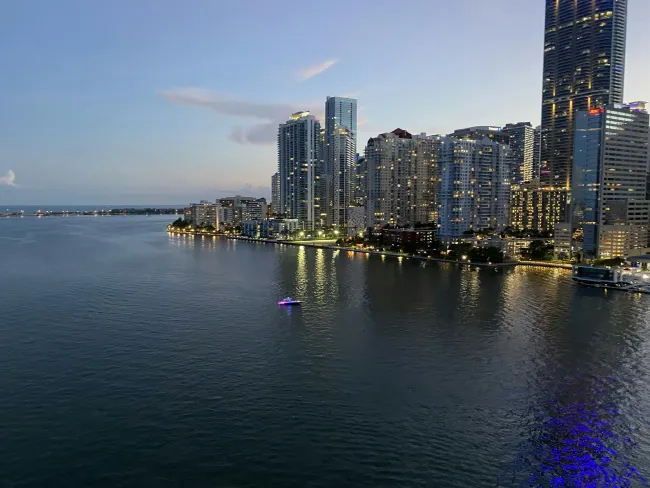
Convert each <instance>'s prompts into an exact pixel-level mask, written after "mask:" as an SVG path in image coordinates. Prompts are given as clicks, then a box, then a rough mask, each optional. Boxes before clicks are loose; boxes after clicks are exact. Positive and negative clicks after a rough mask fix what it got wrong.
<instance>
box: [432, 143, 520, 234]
mask: <svg viewBox="0 0 650 488" xmlns="http://www.w3.org/2000/svg"><path fill="white" fill-rule="evenodd" d="M438 168H439V172H440V187H439V193H438V195H437V199H438V207H439V219H440V226H439V227H440V236H441V237H442V238H443V239H445V240H449V239H454V238H458V237H461V236H462V235H463V233H464V232H466V231H470V230H474V231H476V230H480V229H485V228H493V229H495V230H503V229H504V228H505V227H506V226H507V225H508V222H509V220H510V187H511V184H510V181H511V153H510V147H509V146H508V145H507V144H501V143H499V142H497V141H493V140H490V139H489V138H488V137H485V138H483V139H472V138H463V139H459V138H455V137H446V138H443V139H442V141H441V146H440V154H439V157H438Z"/></svg>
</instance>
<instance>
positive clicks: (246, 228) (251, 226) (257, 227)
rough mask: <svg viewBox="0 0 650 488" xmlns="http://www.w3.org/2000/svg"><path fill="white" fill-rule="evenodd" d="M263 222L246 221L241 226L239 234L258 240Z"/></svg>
mask: <svg viewBox="0 0 650 488" xmlns="http://www.w3.org/2000/svg"><path fill="white" fill-rule="evenodd" d="M262 227H263V221H260V220H246V221H245V222H242V224H241V228H242V230H241V233H242V235H245V236H246V237H253V238H255V239H259V238H260V237H262Z"/></svg>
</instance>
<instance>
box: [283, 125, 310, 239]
mask: <svg viewBox="0 0 650 488" xmlns="http://www.w3.org/2000/svg"><path fill="white" fill-rule="evenodd" d="M319 140H320V123H319V122H318V120H316V118H315V117H314V116H313V115H310V113H309V112H296V113H294V114H293V115H291V117H290V118H289V120H287V121H286V122H285V123H284V124H280V126H279V129H278V173H279V175H280V213H282V214H284V215H285V216H286V217H287V218H291V219H298V220H299V221H300V222H301V225H304V226H305V228H307V229H313V228H314V222H315V221H316V216H315V215H314V214H315V212H314V203H315V188H314V181H315V176H316V173H317V171H318V163H319V152H320V144H319Z"/></svg>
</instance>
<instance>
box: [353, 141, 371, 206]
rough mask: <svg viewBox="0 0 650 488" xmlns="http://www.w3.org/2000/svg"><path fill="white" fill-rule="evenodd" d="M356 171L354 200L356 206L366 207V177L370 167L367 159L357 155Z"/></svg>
mask: <svg viewBox="0 0 650 488" xmlns="http://www.w3.org/2000/svg"><path fill="white" fill-rule="evenodd" d="M356 160H357V161H356V169H355V185H354V194H353V196H352V200H353V203H354V205H356V206H358V207H365V205H366V198H367V194H366V175H367V173H368V167H367V164H366V157H365V156H362V155H359V154H357V156H356Z"/></svg>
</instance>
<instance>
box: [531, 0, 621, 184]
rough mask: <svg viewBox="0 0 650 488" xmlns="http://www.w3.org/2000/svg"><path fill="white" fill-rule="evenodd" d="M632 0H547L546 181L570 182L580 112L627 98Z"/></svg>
mask: <svg viewBox="0 0 650 488" xmlns="http://www.w3.org/2000/svg"><path fill="white" fill-rule="evenodd" d="M626 26H627V0H546V25H545V35H544V82H543V90H542V147H541V152H542V155H541V168H540V173H541V174H540V179H541V182H542V184H543V185H544V186H557V187H565V188H568V187H569V186H570V183H571V167H572V162H573V139H574V125H575V115H576V112H577V111H579V110H587V111H588V110H591V109H593V108H599V107H602V106H604V105H607V104H609V103H621V102H622V101H623V81H624V74H625V38H626Z"/></svg>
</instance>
